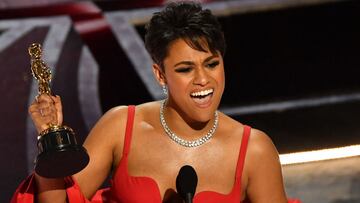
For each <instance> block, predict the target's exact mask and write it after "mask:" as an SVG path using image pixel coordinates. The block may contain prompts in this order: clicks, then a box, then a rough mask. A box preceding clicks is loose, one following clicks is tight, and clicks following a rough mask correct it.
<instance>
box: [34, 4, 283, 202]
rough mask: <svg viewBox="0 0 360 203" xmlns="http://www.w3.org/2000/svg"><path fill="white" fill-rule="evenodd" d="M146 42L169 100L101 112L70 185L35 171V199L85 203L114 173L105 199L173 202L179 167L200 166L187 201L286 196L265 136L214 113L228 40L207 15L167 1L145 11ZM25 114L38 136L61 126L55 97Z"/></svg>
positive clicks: (272, 199) (42, 99)
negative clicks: (148, 18)
mask: <svg viewBox="0 0 360 203" xmlns="http://www.w3.org/2000/svg"><path fill="white" fill-rule="evenodd" d="M145 44H146V48H147V50H148V51H149V53H150V55H151V56H152V58H153V61H154V64H153V67H152V68H153V71H154V75H155V77H156V79H157V80H158V82H159V84H160V85H162V86H163V88H164V89H165V90H166V92H167V95H168V98H167V99H166V100H164V101H154V102H150V103H145V104H141V105H138V106H136V107H133V106H129V107H126V106H119V107H115V108H113V109H111V110H110V111H109V112H107V113H106V114H105V115H104V116H103V117H102V118H101V119H100V120H99V122H98V123H97V124H96V125H95V127H94V128H93V129H92V130H91V132H90V134H89V136H88V137H87V139H86V141H85V143H84V147H85V148H86V149H87V151H88V153H89V156H90V162H89V164H88V166H87V167H86V168H85V169H83V170H82V171H81V172H79V173H78V174H75V175H74V176H73V177H72V181H70V182H71V184H68V181H67V180H68V179H65V180H64V179H46V178H43V177H40V176H39V175H36V174H35V177H34V179H35V181H36V185H37V195H36V198H37V200H38V202H66V201H67V199H68V200H69V201H70V202H71V201H73V202H78V201H80V200H81V201H84V202H85V201H87V200H86V199H91V198H93V197H94V195H95V193H96V192H97V190H98V188H99V187H100V186H101V184H102V183H103V181H104V180H105V178H106V177H107V176H108V174H109V173H110V172H111V170H112V169H114V170H113V176H112V177H113V178H112V186H111V188H110V189H109V190H108V191H107V193H106V192H105V193H103V194H102V196H103V198H105V197H106V198H108V199H107V201H115V202H179V201H181V199H180V197H179V195H178V194H177V193H176V185H175V184H176V183H175V182H176V181H175V179H176V176H177V174H178V172H179V169H180V168H181V167H182V166H183V165H191V166H192V167H193V168H194V169H195V170H196V172H197V176H198V185H197V188H196V194H195V197H194V202H207V203H209V202H227V203H231V202H240V201H241V202H242V201H246V200H249V201H250V202H253V203H261V202H277V203H284V202H287V200H286V196H285V192H284V188H283V181H282V175H281V166H280V162H279V158H278V154H277V151H276V149H275V147H274V145H273V144H272V142H271V140H270V139H269V137H268V136H267V135H266V134H265V133H263V132H261V131H259V130H256V129H250V127H248V126H245V125H243V124H241V123H239V122H237V121H235V120H233V119H232V118H230V117H228V116H227V115H225V114H223V113H221V112H218V111H217V108H218V106H219V103H220V100H221V96H222V94H223V91H224V86H225V75H224V62H223V55H224V52H225V41H224V37H223V34H222V31H221V29H220V25H219V23H218V21H217V20H216V18H215V17H214V16H213V15H212V14H211V12H210V11H209V10H203V9H202V8H201V6H200V5H199V4H196V3H184V2H183V3H171V4H169V5H168V6H167V7H166V8H165V9H164V10H163V11H161V12H158V13H155V14H154V16H153V17H152V19H151V21H150V22H149V24H148V25H147V34H146V37H145ZM29 112H30V114H31V117H32V119H33V121H34V123H35V126H36V128H37V130H38V132H41V131H43V130H45V129H46V128H47V126H48V124H49V123H52V124H58V125H60V124H61V123H62V111H61V101H60V98H59V97H49V96H47V95H41V96H40V97H39V98H38V99H37V100H36V101H35V102H34V103H33V104H32V105H31V106H30V108H29ZM240 149H241V150H240ZM97 194H99V193H97ZM95 196H96V198H97V197H98V195H95Z"/></svg>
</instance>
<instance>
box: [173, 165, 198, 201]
mask: <svg viewBox="0 0 360 203" xmlns="http://www.w3.org/2000/svg"><path fill="white" fill-rule="evenodd" d="M197 182H198V178H197V175H196V172H195V170H194V168H193V167H191V166H189V165H185V166H183V167H181V169H180V171H179V174H178V176H177V177H176V190H177V192H178V193H179V194H180V196H181V197H182V198H184V199H185V198H186V194H188V193H190V194H191V196H192V197H193V196H194V194H195V190H196V186H197Z"/></svg>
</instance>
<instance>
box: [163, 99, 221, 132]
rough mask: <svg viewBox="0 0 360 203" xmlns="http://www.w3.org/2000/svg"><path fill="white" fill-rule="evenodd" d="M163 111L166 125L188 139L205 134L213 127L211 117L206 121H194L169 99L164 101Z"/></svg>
mask: <svg viewBox="0 0 360 203" xmlns="http://www.w3.org/2000/svg"><path fill="white" fill-rule="evenodd" d="M163 113H164V118H165V121H166V124H167V125H168V127H169V128H170V129H171V130H172V131H173V132H174V133H176V134H177V135H179V136H181V137H184V138H185V137H187V138H189V139H191V138H198V137H201V136H203V135H204V134H206V133H207V132H208V131H209V130H210V129H211V128H212V127H213V125H214V120H215V118H214V117H213V118H211V119H210V120H208V121H206V122H199V121H196V120H194V119H192V118H190V117H189V116H188V115H187V114H186V113H185V112H184V111H182V110H181V109H180V108H179V106H178V105H176V104H175V103H174V102H171V101H166V103H165V105H164V111H163Z"/></svg>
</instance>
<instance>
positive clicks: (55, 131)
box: [29, 43, 89, 178]
mask: <svg viewBox="0 0 360 203" xmlns="http://www.w3.org/2000/svg"><path fill="white" fill-rule="evenodd" d="M29 54H30V57H31V72H32V74H33V76H34V78H35V79H36V80H37V81H38V83H39V95H41V94H48V95H51V90H50V84H49V83H50V81H51V71H50V68H49V67H48V66H47V65H46V64H45V62H44V61H43V60H42V59H41V45H40V44H37V43H33V44H31V45H30V47H29ZM37 146H38V150H39V154H38V156H37V158H36V164H35V171H36V173H37V174H39V175H40V176H43V177H47V178H60V177H66V176H69V175H72V174H75V173H77V172H79V171H81V170H82V169H83V168H85V166H86V165H87V164H88V163H89V155H88V154H87V152H86V149H85V148H84V147H83V146H82V145H79V144H77V141H76V138H75V133H74V131H73V130H72V129H71V128H69V127H67V126H58V125H54V124H52V123H49V128H48V129H46V130H44V131H43V132H41V133H40V136H39V139H38V142H37Z"/></svg>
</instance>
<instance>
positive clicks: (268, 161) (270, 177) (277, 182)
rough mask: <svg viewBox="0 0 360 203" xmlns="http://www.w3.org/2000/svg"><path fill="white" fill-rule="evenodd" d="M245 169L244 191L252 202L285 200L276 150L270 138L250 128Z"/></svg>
mask: <svg viewBox="0 0 360 203" xmlns="http://www.w3.org/2000/svg"><path fill="white" fill-rule="evenodd" d="M245 170H246V173H247V174H248V187H247V190H246V192H247V196H248V199H249V200H250V201H251V202H252V203H265V202H266V203H267V202H277V203H286V202H287V200H286V194H285V191H284V185H283V178H282V172H281V164H280V161H279V155H278V152H277V150H276V148H275V146H274V144H273V143H272V141H271V140H270V138H269V137H268V136H267V135H266V134H265V133H263V132H261V131H259V130H255V129H253V130H252V133H251V136H250V140H249V148H248V152H247V157H246V162H245Z"/></svg>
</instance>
